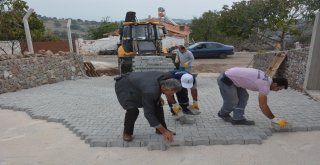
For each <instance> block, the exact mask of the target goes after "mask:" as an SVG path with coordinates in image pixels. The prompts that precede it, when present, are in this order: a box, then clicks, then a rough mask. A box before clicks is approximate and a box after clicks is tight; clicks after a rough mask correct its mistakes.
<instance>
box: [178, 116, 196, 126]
mask: <svg viewBox="0 0 320 165" xmlns="http://www.w3.org/2000/svg"><path fill="white" fill-rule="evenodd" d="M179 122H180V124H181V125H183V124H194V123H195V119H193V118H189V117H187V115H183V116H181V117H180V118H179Z"/></svg>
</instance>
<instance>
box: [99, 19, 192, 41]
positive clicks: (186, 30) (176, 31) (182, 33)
mask: <svg viewBox="0 0 320 165" xmlns="http://www.w3.org/2000/svg"><path fill="white" fill-rule="evenodd" d="M145 21H149V22H155V21H159V19H157V18H149V19H147V20H145ZM161 25H163V26H164V27H165V28H166V29H167V32H168V34H167V35H168V36H179V37H187V36H188V35H190V34H191V29H190V27H189V26H185V25H181V26H176V25H173V24H170V23H166V22H161ZM119 35H120V34H119V30H115V31H113V32H109V33H105V34H103V36H106V37H108V36H119Z"/></svg>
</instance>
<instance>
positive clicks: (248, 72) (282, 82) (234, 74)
mask: <svg viewBox="0 0 320 165" xmlns="http://www.w3.org/2000/svg"><path fill="white" fill-rule="evenodd" d="M217 81H218V85H219V89H220V93H221V96H222V98H223V105H222V107H221V109H220V111H219V112H218V116H219V117H220V118H222V119H223V120H224V121H227V122H231V123H232V124H233V125H254V121H250V120H247V119H246V118H245V117H244V110H245V108H246V106H247V101H248V98H249V94H248V92H247V90H246V89H249V90H252V91H258V92H259V98H258V99H259V106H260V109H261V111H262V113H263V114H264V115H265V116H266V117H267V118H269V119H270V120H271V122H273V123H276V124H278V125H279V126H280V128H284V127H285V126H286V125H287V121H286V120H284V119H279V118H276V117H275V116H274V115H273V113H272V112H271V110H270V108H269V106H268V104H267V95H268V93H269V92H270V91H279V90H282V89H287V88H288V80H287V79H285V78H271V77H269V76H267V75H266V74H265V73H264V72H263V71H261V70H258V69H254V68H239V67H234V68H230V69H228V70H226V71H225V72H223V73H221V74H220V76H219V77H218V79H217ZM231 112H233V117H231V116H230V113H231Z"/></svg>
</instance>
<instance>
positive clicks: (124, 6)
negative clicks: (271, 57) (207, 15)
mask: <svg viewBox="0 0 320 165" xmlns="http://www.w3.org/2000/svg"><path fill="white" fill-rule="evenodd" d="M24 1H25V2H27V5H28V6H29V7H30V8H33V9H34V10H35V12H36V13H37V14H40V15H42V16H47V17H57V18H72V19H83V20H95V21H101V20H102V19H103V18H106V17H110V19H111V21H117V20H123V19H124V17H125V14H126V12H127V11H135V12H136V13H137V18H138V19H143V18H147V17H148V16H149V15H150V16H152V17H157V15H158V7H163V8H165V10H166V14H167V16H168V17H170V18H181V19H192V18H193V17H200V16H201V15H202V13H203V12H206V11H208V10H211V11H214V10H217V11H219V10H221V9H222V6H223V5H229V6H231V5H232V4H233V2H239V1H240V0H198V1H194V0H190V1H187V0H112V1H111V0H24Z"/></svg>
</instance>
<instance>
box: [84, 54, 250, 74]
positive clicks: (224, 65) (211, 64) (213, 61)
mask: <svg viewBox="0 0 320 165" xmlns="http://www.w3.org/2000/svg"><path fill="white" fill-rule="evenodd" d="M254 54H255V53H251V52H236V53H235V54H234V55H232V56H228V57H227V58H225V59H219V58H209V59H203V58H202V59H195V61H194V62H193V72H195V73H220V72H222V71H224V70H226V69H228V68H231V67H234V66H239V67H247V66H251V65H252V59H253V55H254ZM84 60H85V61H93V63H96V62H97V63H99V62H105V63H107V64H106V65H105V67H107V69H103V67H104V66H103V65H102V66H95V67H96V68H99V69H98V70H99V72H100V73H102V74H106V75H116V74H119V71H118V70H117V66H118V60H117V56H115V55H105V56H101V55H100V56H98V55H97V56H85V57H84ZM250 62H251V63H250ZM110 66H112V67H110Z"/></svg>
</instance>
